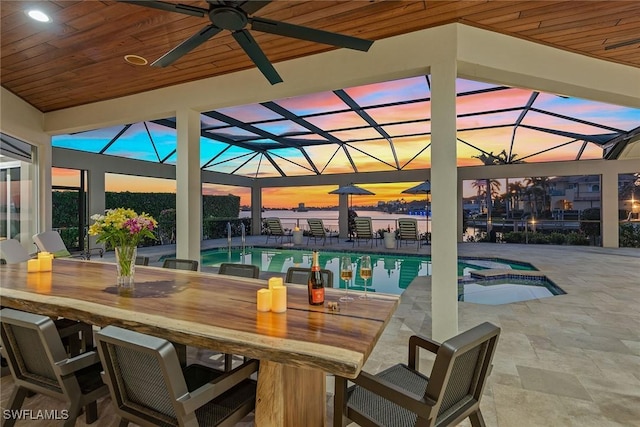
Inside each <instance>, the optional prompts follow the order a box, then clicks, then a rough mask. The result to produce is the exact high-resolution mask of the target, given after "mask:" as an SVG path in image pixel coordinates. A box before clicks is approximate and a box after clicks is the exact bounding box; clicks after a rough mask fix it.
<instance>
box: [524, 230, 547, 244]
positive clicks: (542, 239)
mask: <svg viewBox="0 0 640 427" xmlns="http://www.w3.org/2000/svg"><path fill="white" fill-rule="evenodd" d="M529 243H534V244H538V245H547V244H549V236H547V235H546V234H542V233H531V234H529Z"/></svg>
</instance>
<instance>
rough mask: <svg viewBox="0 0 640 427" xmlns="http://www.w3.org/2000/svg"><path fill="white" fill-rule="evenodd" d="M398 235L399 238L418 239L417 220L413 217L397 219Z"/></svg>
mask: <svg viewBox="0 0 640 427" xmlns="http://www.w3.org/2000/svg"><path fill="white" fill-rule="evenodd" d="M398 237H399V238H400V239H401V240H418V239H419V237H418V221H417V220H416V219H415V218H401V219H398Z"/></svg>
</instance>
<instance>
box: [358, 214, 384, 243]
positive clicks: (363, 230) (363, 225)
mask: <svg viewBox="0 0 640 427" xmlns="http://www.w3.org/2000/svg"><path fill="white" fill-rule="evenodd" d="M353 221H354V223H355V227H356V229H355V238H354V239H353V246H355V245H356V242H357V243H358V246H360V240H364V241H365V242H366V241H368V240H371V247H373V243H374V242H375V244H376V246H378V239H376V236H375V235H374V234H373V226H372V225H371V218H370V217H367V216H358V217H355V218H354V219H353Z"/></svg>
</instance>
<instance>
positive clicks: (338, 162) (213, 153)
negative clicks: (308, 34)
mask: <svg viewBox="0 0 640 427" xmlns="http://www.w3.org/2000/svg"><path fill="white" fill-rule="evenodd" d="M487 90H489V91H487ZM457 92H458V94H459V96H458V99H457V104H456V109H457V114H458V120H457V126H458V142H457V153H458V165H459V166H469V165H479V164H481V162H480V161H479V160H478V159H476V158H474V156H477V155H479V154H481V153H482V152H485V153H491V152H492V153H494V154H497V153H499V152H501V151H502V150H506V151H507V152H509V151H510V150H511V152H512V154H513V155H516V156H517V157H516V159H522V160H524V161H526V162H547V161H557V160H574V159H576V156H577V155H578V153H580V150H581V149H582V154H581V157H580V159H593V158H601V157H602V150H601V149H600V148H599V147H598V146H597V145H596V144H592V143H587V144H586V146H585V147H583V145H584V142H583V141H582V140H581V139H580V137H579V135H602V134H609V135H614V134H616V133H619V132H621V131H628V130H631V129H633V128H636V127H638V126H640V110H637V109H631V108H625V107H619V106H613V105H607V104H603V103H598V102H593V101H584V100H579V99H574V98H566V97H561V96H557V95H552V94H544V93H540V94H538V95H537V97H536V95H535V94H532V91H531V90H527V89H519V88H504V87H497V86H495V85H491V84H486V83H480V82H474V81H469V80H462V79H458V80H457ZM344 94H346V97H348V98H350V99H351V100H353V101H355V102H356V103H357V104H358V105H359V106H360V107H361V108H362V111H364V112H365V113H366V114H367V115H368V116H369V117H371V118H372V119H373V120H374V121H375V122H376V123H377V124H378V125H379V126H380V129H382V131H383V132H384V133H386V134H387V135H389V137H390V141H391V142H392V143H391V142H390V141H389V140H387V139H385V138H383V137H382V134H381V133H380V132H379V131H377V130H376V129H375V128H373V127H371V126H370V124H369V123H368V122H367V121H366V120H365V119H364V118H363V117H361V116H360V115H359V114H357V113H356V112H355V111H352V110H350V108H349V106H348V105H347V104H346V103H345V101H343V99H341V97H340V96H339V94H338V93H334V92H323V93H317V94H312V95H305V96H299V97H293V98H287V99H283V100H277V101H274V103H275V104H277V106H279V107H281V108H284V109H286V110H288V111H289V112H292V113H294V114H295V115H297V116H299V117H302V119H303V120H304V121H306V122H307V123H309V124H311V125H312V126H315V127H317V128H320V129H322V130H323V131H324V132H325V133H323V134H320V133H314V132H312V131H310V129H309V127H304V126H302V125H301V124H299V123H296V122H294V121H292V120H288V119H286V118H284V117H283V116H282V115H280V114H278V113H276V112H275V111H273V109H270V108H267V106H265V105H260V104H252V105H245V106H238V107H230V108H223V109H220V110H217V111H216V112H214V113H213V114H212V115H213V116H214V118H212V117H209V116H206V115H201V117H202V122H203V124H204V125H205V126H207V127H208V129H209V131H208V132H209V133H210V134H211V135H212V138H213V139H211V138H204V137H202V138H201V165H202V166H203V168H204V169H205V170H211V171H217V172H223V173H235V174H238V175H244V176H249V177H252V178H260V177H271V176H280V172H279V171H278V169H277V168H276V167H274V165H273V164H272V163H271V162H273V163H275V164H276V165H277V166H278V168H279V169H280V170H282V171H283V172H284V173H285V174H286V175H289V176H296V175H313V174H315V172H314V169H313V166H315V168H316V169H317V170H318V171H319V172H320V173H322V174H331V173H345V172H346V173H349V172H353V169H352V167H351V164H350V162H349V160H348V157H347V155H346V154H345V149H343V148H342V147H341V146H340V145H338V144H336V143H334V142H333V140H331V139H327V138H335V139H336V140H340V141H343V142H345V143H346V145H345V147H346V150H347V151H348V153H349V155H350V157H351V159H352V160H353V162H354V164H355V166H356V168H357V170H358V171H359V172H366V171H384V170H394V169H397V168H400V169H418V168H428V167H430V166H431V150H430V147H429V145H430V143H431V139H430V132H431V129H430V125H431V122H430V116H431V108H430V107H431V106H430V89H429V80H428V76H427V77H424V76H422V77H414V78H409V79H404V80H397V81H391V82H385V83H377V84H372V85H367V86H360V87H355V88H348V89H345V90H344ZM533 97H535V100H534V101H533V104H532V109H531V110H530V111H528V112H527V114H526V115H525V117H524V119H523V120H522V122H521V125H520V126H519V127H518V128H517V129H516V130H515V131H514V126H513V124H514V123H515V122H516V121H517V120H518V117H519V116H520V115H521V113H522V111H523V110H522V108H523V107H524V106H525V105H526V104H527V102H529V101H530V100H531V99H532V98H533ZM397 103H401V104H397ZM215 117H217V118H215ZM226 117H229V118H231V119H235V120H240V121H242V122H244V123H250V124H251V125H252V126H253V129H254V130H255V129H259V130H258V131H255V132H252V131H250V130H247V129H241V128H238V127H234V126H231V125H229V124H227V123H226V122H224V121H223V120H224V118H226ZM570 117H573V118H576V119H579V120H580V121H582V123H581V122H578V121H572V120H569V119H568V118H570ZM218 118H221V120H218ZM171 120H173V119H171ZM584 122H589V123H594V124H596V125H598V126H593V125H590V124H588V123H584ZM145 126H146V128H145ZM122 128H123V127H122V126H114V127H111V128H107V129H99V130H95V131H90V132H83V133H78V134H74V135H60V136H55V137H54V138H53V145H54V146H56V147H64V148H71V149H79V150H83V151H89V152H94V153H97V152H100V151H101V150H102V149H103V148H104V147H105V146H106V145H107V144H108V143H109V142H110V141H111V140H112V139H113V138H114V136H115V135H117V133H118V132H120V131H121V130H122ZM543 129H544V130H546V131H543ZM265 132H266V133H267V134H266V135H268V134H273V135H278V136H280V137H281V138H283V140H285V141H286V140H287V139H288V138H291V140H292V141H300V140H305V141H314V142H321V143H322V144H320V145H311V146H305V147H304V150H305V151H306V153H307V155H308V157H309V158H310V159H312V161H313V163H314V165H313V166H312V165H311V164H310V163H309V162H308V161H307V160H306V158H305V157H304V156H303V154H302V153H301V151H300V150H298V149H297V148H294V147H288V146H286V145H284V144H280V146H281V147H282V148H272V147H273V144H274V141H273V140H271V139H269V138H266V137H265ZM558 132H560V133H561V134H560V135H558V134H554V133H558ZM573 134H578V135H577V136H576V135H573ZM149 135H151V137H149ZM512 138H513V148H511V144H512ZM223 141H238V142H240V145H244V146H242V147H240V146H235V145H229V144H227V143H225V142H223ZM265 144H271V146H269V145H265ZM251 145H252V146H257V147H261V146H263V147H265V146H267V147H269V148H268V153H269V156H270V159H268V158H266V157H265V156H264V155H263V154H261V153H259V152H257V151H252V150H250V149H247V148H245V146H251ZM425 147H426V149H425ZM175 148H176V132H175V130H174V129H172V128H169V127H165V126H162V125H159V124H155V123H151V122H146V123H144V124H143V123H136V124H133V125H132V126H131V127H130V128H129V129H128V130H126V132H124V134H123V135H122V136H121V137H120V138H118V139H117V140H116V141H115V142H114V143H113V144H111V145H110V146H109V147H108V149H107V150H106V152H105V154H108V155H113V156H121V157H127V158H135V159H140V160H147V161H152V162H160V161H164V162H166V163H169V164H175V162H176V156H175ZM394 152H395V156H396V158H397V163H396V162H395V160H394ZM53 175H54V177H53V182H54V185H77V183H78V182H79V178H78V177H79V175H78V173H77V171H65V170H61V169H54V172H53ZM416 184H418V182H403V183H395V184H367V185H366V188H367V189H369V190H370V191H373V192H374V193H376V194H375V196H356V197H354V200H353V203H354V205H361V204H362V205H365V204H376V203H377V202H378V201H388V200H397V199H400V198H403V197H404V199H405V200H407V201H409V200H414V199H424V196H412V195H407V194H401V191H402V190H404V189H406V188H409V187H411V186H413V185H416ZM106 187H107V191H134V192H175V182H174V181H172V180H163V179H152V178H143V177H131V176H118V175H114V174H108V175H107V177H106ZM335 188H336V187H335V186H318V187H308V188H304V190H301V189H300V188H269V189H264V190H263V204H264V205H265V206H266V207H270V208H271V207H283V208H290V207H294V206H297V204H298V203H305V204H306V205H307V206H332V205H337V204H338V196H335V195H329V194H327V193H328V192H329V191H331V190H334V189H335ZM474 192H475V190H474V189H472V188H471V187H470V186H469V185H465V196H470V195H472V194H474ZM203 194H235V195H238V196H240V197H241V204H243V205H249V204H250V189H248V188H240V187H230V186H219V185H211V184H206V185H204V186H203Z"/></svg>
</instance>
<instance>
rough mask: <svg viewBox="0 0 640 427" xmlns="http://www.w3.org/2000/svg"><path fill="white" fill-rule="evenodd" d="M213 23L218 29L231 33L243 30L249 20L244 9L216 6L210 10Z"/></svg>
mask: <svg viewBox="0 0 640 427" xmlns="http://www.w3.org/2000/svg"><path fill="white" fill-rule="evenodd" d="M209 19H210V20H211V23H213V25H215V26H216V27H218V28H222V29H223V30H229V31H237V30H241V29H243V28H244V27H245V26H246V25H247V22H249V20H248V19H247V14H246V13H244V11H243V10H242V9H236V8H233V7H229V6H215V7H212V8H211V10H209Z"/></svg>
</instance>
